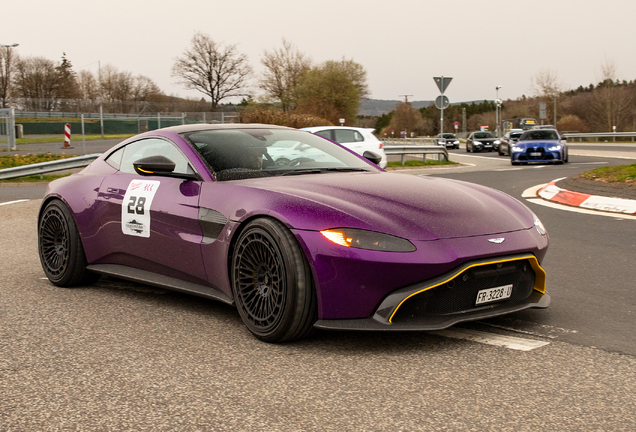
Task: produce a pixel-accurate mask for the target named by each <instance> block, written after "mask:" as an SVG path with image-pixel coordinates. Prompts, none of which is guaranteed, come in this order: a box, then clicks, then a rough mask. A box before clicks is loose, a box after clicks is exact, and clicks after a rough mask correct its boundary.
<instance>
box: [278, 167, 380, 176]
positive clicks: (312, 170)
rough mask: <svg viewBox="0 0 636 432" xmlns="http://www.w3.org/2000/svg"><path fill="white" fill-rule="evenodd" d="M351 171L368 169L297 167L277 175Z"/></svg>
mask: <svg viewBox="0 0 636 432" xmlns="http://www.w3.org/2000/svg"><path fill="white" fill-rule="evenodd" d="M348 171H349V172H351V171H370V170H368V169H365V168H356V167H332V168H306V169H298V170H289V171H285V172H284V173H282V174H279V175H282V176H284V175H300V174H322V173H326V172H348Z"/></svg>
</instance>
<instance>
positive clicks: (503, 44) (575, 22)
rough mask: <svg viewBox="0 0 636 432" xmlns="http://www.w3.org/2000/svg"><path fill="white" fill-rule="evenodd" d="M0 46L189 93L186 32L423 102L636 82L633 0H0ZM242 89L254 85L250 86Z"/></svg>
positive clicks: (375, 94) (383, 94) (379, 95)
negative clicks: (345, 71) (358, 76)
mask: <svg viewBox="0 0 636 432" xmlns="http://www.w3.org/2000/svg"><path fill="white" fill-rule="evenodd" d="M0 11H1V14H2V20H1V22H0V44H11V43H19V44H20V45H19V46H18V47H17V48H15V50H16V52H17V53H19V55H21V56H41V57H46V58H48V59H51V60H54V61H55V62H56V63H57V62H59V61H60V60H61V57H62V53H63V52H65V53H66V56H67V58H68V59H69V60H70V61H71V63H72V64H73V67H74V69H75V71H80V70H90V71H93V72H94V73H97V70H98V64H100V63H101V65H102V66H104V65H106V64H110V65H112V66H115V67H116V68H117V69H118V70H120V71H128V72H131V73H132V74H133V75H144V76H147V77H149V78H151V79H152V80H153V81H155V82H156V83H157V85H159V87H160V88H161V89H162V90H163V91H164V92H165V93H167V94H173V95H178V96H182V97H185V96H189V97H195V96H196V97H199V96H201V94H200V93H196V92H193V91H188V90H186V89H185V88H184V87H183V86H181V85H179V84H177V82H176V80H175V79H174V78H172V77H171V68H172V65H173V63H174V60H175V58H176V57H177V56H179V55H181V54H182V53H183V52H184V51H185V50H186V49H187V48H188V47H189V45H190V40H191V38H192V36H193V35H194V33H195V32H202V33H205V34H207V35H209V36H210V37H211V38H212V39H214V40H215V41H217V42H222V43H226V44H235V45H237V47H238V50H239V51H240V52H242V53H245V54H246V55H247V56H248V59H249V62H250V64H251V65H252V67H253V68H254V70H255V71H256V72H257V73H258V72H259V71H260V70H261V65H260V60H261V56H262V54H263V52H264V51H265V50H272V49H274V48H280V47H281V46H282V38H287V40H289V41H290V42H292V43H293V44H294V45H295V46H296V48H298V50H300V51H301V52H303V53H305V54H307V55H308V56H309V57H310V58H311V59H312V60H313V61H314V62H315V63H319V62H322V61H325V60H337V59H341V58H343V57H344V58H346V59H352V60H354V61H356V62H358V63H360V64H362V65H363V66H364V67H365V69H366V71H367V74H368V75H367V78H368V84H369V89H370V91H371V98H373V99H391V100H394V99H403V98H402V97H400V95H404V94H408V95H412V96H409V100H432V99H435V97H437V96H438V95H439V91H438V89H437V86H436V85H435V82H434V81H433V77H434V76H441V75H443V76H450V77H453V81H452V82H451V84H450V86H449V87H448V90H447V91H446V96H448V98H449V99H450V101H451V102H461V101H471V100H483V99H494V98H495V96H496V90H495V87H497V86H501V89H500V90H499V97H500V98H502V99H504V100H505V99H516V98H518V97H520V96H521V95H523V94H525V95H530V94H532V87H531V78H532V77H533V76H535V75H537V74H538V73H540V72H542V71H546V70H552V71H555V72H556V73H557V76H558V79H559V81H560V83H561V85H562V86H563V88H565V89H569V88H576V87H578V86H579V85H584V86H587V85H589V84H590V83H597V82H598V81H599V80H600V77H601V66H602V65H603V64H604V63H606V62H610V63H613V64H614V65H615V66H616V70H617V77H618V78H619V79H621V80H622V79H625V80H628V81H630V80H634V79H636V55H634V54H635V45H636V44H635V41H636V35H635V31H634V18H635V17H636V0H526V1H516V0H480V1H476V0H455V1H453V0H446V1H442V0H436V1H430V0H390V1H389V0H337V1H335V0H320V1H306V0H304V1H303V0H294V1H292V0H223V1H218V0H178V1H177V0H172V1H168V0H154V1H147V0H127V1H121V0H109V1H93V0H67V1H64V0H4V1H3V2H2V7H1V9H0ZM253 92H254V93H255V94H258V89H257V88H256V86H253Z"/></svg>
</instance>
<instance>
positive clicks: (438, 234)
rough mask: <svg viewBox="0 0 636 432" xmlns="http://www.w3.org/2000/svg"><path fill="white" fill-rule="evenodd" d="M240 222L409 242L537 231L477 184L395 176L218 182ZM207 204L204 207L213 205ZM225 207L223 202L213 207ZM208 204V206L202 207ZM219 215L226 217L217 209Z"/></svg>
mask: <svg viewBox="0 0 636 432" xmlns="http://www.w3.org/2000/svg"><path fill="white" fill-rule="evenodd" d="M216 186H217V187H219V188H223V191H221V189H219V190H218V191H217V192H216V193H215V192H213V193H212V194H205V195H207V197H209V196H211V195H216V196H217V198H218V194H219V193H222V194H228V195H231V196H232V197H235V198H234V200H233V201H234V202H235V203H236V202H237V200H238V201H240V203H237V204H238V205H239V206H240V208H236V205H235V207H234V208H233V209H230V208H227V209H226V210H225V211H223V213H224V214H226V215H227V216H228V217H230V218H232V219H235V220H243V219H246V218H249V217H251V216H254V215H257V214H263V213H266V214H270V215H272V216H275V217H277V218H279V219H280V220H283V221H284V222H286V223H287V224H288V225H290V226H291V227H293V228H296V229H304V230H323V229H330V228H342V227H348V228H360V229H368V230H373V231H380V232H384V233H387V234H391V235H396V236H399V237H404V238H409V239H412V240H436V239H441V238H456V237H466V236H479V235H490V234H496V233H503V232H511V231H517V230H522V229H528V228H531V227H532V226H533V217H532V213H531V212H530V210H529V209H528V208H527V207H525V206H524V205H523V204H521V203H520V202H519V201H517V200H516V199H514V198H512V197H510V196H509V195H506V194H504V193H503V192H499V191H497V190H494V189H490V188H487V187H484V186H480V185H477V184H472V183H467V182H461V181H457V180H448V179H441V178H435V177H429V176H421V177H420V176H413V175H406V174H394V173H380V172H375V173H330V174H326V173H325V174H307V175H297V176H284V177H269V178H260V179H248V180H240V181H233V182H223V183H217V184H216ZM207 197H202V200H205V199H209V198H207ZM214 201H216V202H222V201H223V200H218V199H216V200H214ZM204 205H205V204H204V203H203V204H202V206H204ZM217 210H221V209H218V208H217Z"/></svg>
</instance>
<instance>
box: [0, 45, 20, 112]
mask: <svg viewBox="0 0 636 432" xmlns="http://www.w3.org/2000/svg"><path fill="white" fill-rule="evenodd" d="M12 51H13V50H12V49H11V47H4V49H2V48H0V100H1V101H2V108H7V107H8V106H9V104H10V101H11V94H10V91H11V73H12V72H13V71H14V69H15V66H14V62H13V60H14V59H16V60H19V57H17V56H16V55H14V54H13V53H12ZM16 57H17V58H16Z"/></svg>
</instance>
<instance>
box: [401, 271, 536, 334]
mask: <svg viewBox="0 0 636 432" xmlns="http://www.w3.org/2000/svg"><path fill="white" fill-rule="evenodd" d="M534 279H535V273H534V270H533V269H532V266H531V265H530V262H529V261H528V260H519V261H511V262H506V263H499V264H488V265H482V266H478V267H472V268H469V269H467V270H465V271H463V272H462V273H460V274H459V275H457V276H456V277H455V278H453V279H452V280H450V281H449V282H447V283H445V284H443V285H440V286H438V287H436V288H433V289H430V290H428V291H424V292H422V293H420V294H417V295H415V296H413V297H411V298H409V299H408V300H407V301H406V302H405V303H404V304H403V305H402V306H401V307H400V308H399V309H398V310H397V312H396V314H395V316H394V317H393V319H392V320H391V321H392V322H408V321H417V320H418V319H421V318H426V317H434V316H443V315H452V314H459V313H466V312H473V311H478V310H482V309H493V308H497V307H502V306H512V305H516V304H521V303H524V302H525V301H526V299H527V298H528V297H529V296H530V295H531V294H532V290H533V288H534ZM509 284H512V285H513V287H512V295H511V296H510V298H508V299H505V300H502V301H499V302H495V303H488V304H485V305H479V306H475V301H476V299H477V292H478V291H480V290H483V289H487V288H495V287H500V286H504V285H509Z"/></svg>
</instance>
